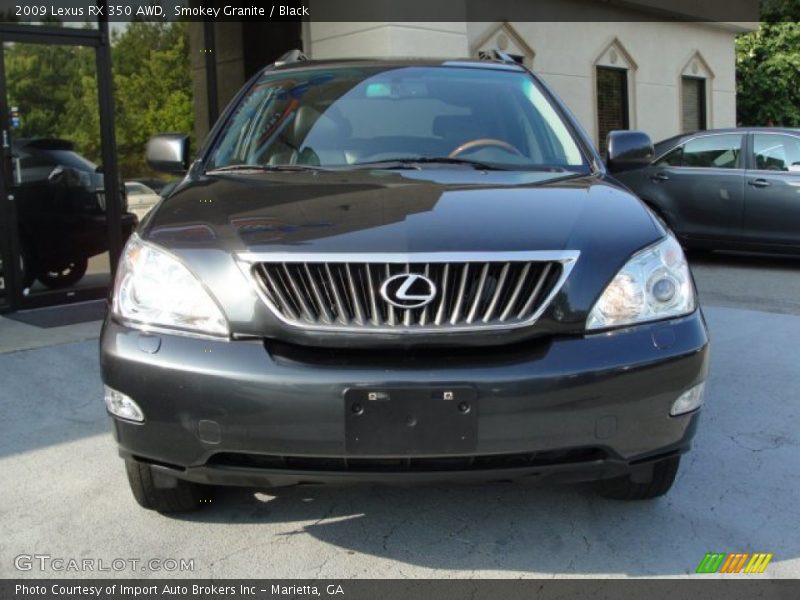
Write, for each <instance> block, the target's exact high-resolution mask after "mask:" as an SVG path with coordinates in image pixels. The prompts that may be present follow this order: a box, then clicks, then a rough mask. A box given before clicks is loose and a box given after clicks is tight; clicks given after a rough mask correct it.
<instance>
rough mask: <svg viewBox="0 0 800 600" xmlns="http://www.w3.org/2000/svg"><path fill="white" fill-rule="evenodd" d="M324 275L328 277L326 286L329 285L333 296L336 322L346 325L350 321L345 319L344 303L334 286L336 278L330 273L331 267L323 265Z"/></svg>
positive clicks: (337, 288)
mask: <svg viewBox="0 0 800 600" xmlns="http://www.w3.org/2000/svg"><path fill="white" fill-rule="evenodd" d="M325 273H326V274H327V276H328V284H329V285H330V289H331V294H332V295H333V299H334V302H335V303H336V311H337V313H338V315H337V317H338V319H337V320H338V321H339V322H341V323H345V324H347V323H348V322H349V320H350V319H348V318H347V311H346V310H345V308H344V302H342V297H341V296H340V295H339V287H338V286H337V285H336V278H335V277H334V276H333V273H331V266H330V265H329V264H328V263H325Z"/></svg>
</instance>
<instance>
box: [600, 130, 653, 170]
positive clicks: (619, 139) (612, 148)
mask: <svg viewBox="0 0 800 600" xmlns="http://www.w3.org/2000/svg"><path fill="white" fill-rule="evenodd" d="M607 143H608V146H607V148H608V150H607V153H606V156H607V157H608V158H606V165H607V166H608V170H609V171H611V172H612V173H615V172H619V171H627V170H628V169H635V168H637V167H643V166H646V165H648V164H650V162H651V161H652V160H653V158H655V153H656V152H655V150H654V149H653V141H652V140H651V139H650V136H649V135H647V134H646V133H645V132H643V131H612V132H610V133H609V134H608V142H607Z"/></svg>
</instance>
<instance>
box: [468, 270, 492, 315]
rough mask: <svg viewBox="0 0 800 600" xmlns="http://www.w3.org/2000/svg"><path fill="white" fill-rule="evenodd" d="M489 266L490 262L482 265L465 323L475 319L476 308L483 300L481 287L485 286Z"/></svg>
mask: <svg viewBox="0 0 800 600" xmlns="http://www.w3.org/2000/svg"><path fill="white" fill-rule="evenodd" d="M490 266H491V263H486V264H484V265H483V269H481V277H480V279H479V280H478V288H477V289H476V290H475V299H474V300H473V301H472V307H471V308H470V309H469V313H468V314H467V323H472V322H473V321H474V320H475V316H476V315H477V314H478V308H479V307H480V305H481V301H482V300H483V288H484V287H486V276H487V275H488V274H489V267H490Z"/></svg>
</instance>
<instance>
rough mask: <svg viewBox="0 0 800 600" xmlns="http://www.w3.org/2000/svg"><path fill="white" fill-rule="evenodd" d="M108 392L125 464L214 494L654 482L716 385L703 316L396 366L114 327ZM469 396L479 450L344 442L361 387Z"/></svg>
mask: <svg viewBox="0 0 800 600" xmlns="http://www.w3.org/2000/svg"><path fill="white" fill-rule="evenodd" d="M101 361H102V372H103V380H104V382H105V383H106V385H108V386H110V387H112V388H114V389H116V390H118V391H120V392H122V393H124V394H126V395H128V396H130V397H131V398H133V399H134V400H135V401H136V402H137V403H138V405H139V406H140V407H141V408H142V410H143V412H144V414H145V422H144V423H141V424H136V423H131V422H126V421H122V420H119V419H116V418H112V421H113V424H114V432H115V436H116V439H117V441H118V443H119V448H120V453H121V455H122V456H124V457H126V458H131V459H135V460H140V461H145V462H148V463H150V464H152V465H153V466H154V468H155V469H156V470H158V471H162V472H167V473H169V474H171V475H175V476H177V477H179V478H183V479H187V480H192V481H198V482H203V483H212V484H227V485H247V486H277V485H286V484H293V483H301V482H321V483H328V482H335V481H352V480H360V481H376V482H407V481H430V480H456V479H518V478H526V477H532V476H536V477H540V476H548V477H556V478H558V479H570V480H587V479H598V478H604V477H614V476H618V475H622V474H625V473H629V472H636V470H637V469H646V468H648V465H651V464H652V463H653V462H654V461H655V460H658V459H660V458H663V457H664V456H668V455H671V454H677V453H680V452H683V451H685V450H687V449H688V448H689V444H690V440H691V437H692V436H693V435H694V431H695V428H696V425H697V419H698V412H697V411H695V412H693V413H689V414H684V415H680V416H677V417H670V416H669V410H670V407H671V406H672V403H673V402H674V401H675V400H676V398H677V397H678V396H679V395H680V394H681V393H682V392H684V391H685V390H687V389H689V388H691V387H692V386H694V385H696V384H698V383H700V382H702V381H703V380H705V378H706V375H707V370H708V337H707V331H706V327H705V323H704V321H703V318H702V314H701V313H700V311H696V312H695V313H693V314H692V315H689V316H687V317H684V318H680V319H676V320H673V321H667V322H661V323H653V324H646V325H641V326H637V327H631V328H629V329H625V330H619V331H615V332H611V333H596V334H592V335H586V336H574V337H563V338H554V339H550V340H547V341H541V340H540V341H533V342H529V343H528V344H524V345H515V346H509V347H492V348H487V349H485V350H482V351H481V350H477V349H469V350H453V351H452V352H450V351H446V350H443V349H438V350H437V351H436V353H432V352H429V351H424V350H417V351H415V350H413V349H409V350H407V351H405V352H400V351H391V352H384V353H376V352H374V351H373V352H368V353H367V352H364V353H360V352H357V351H341V352H338V353H337V352H335V351H330V352H328V351H319V350H313V349H302V348H297V347H281V346H280V345H277V344H270V343H266V344H265V342H264V341H263V340H247V341H244V340H241V341H215V340H204V339H196V338H191V337H185V336H178V335H161V334H145V333H142V332H140V331H137V330H133V329H129V328H127V327H125V326H123V325H120V324H118V323H116V322H114V321H113V320H108V321H107V322H106V323H105V326H104V329H103V334H102V337H101ZM455 386H469V387H470V388H471V389H473V390H474V391H475V393H476V395H477V399H478V414H477V430H476V434H475V437H476V439H475V444H474V447H473V448H471V449H470V450H469V451H468V452H465V451H453V450H452V449H448V450H447V451H445V450H443V451H442V452H431V451H427V452H426V453H425V454H411V453H408V454H402V453H401V454H397V453H394V454H391V455H383V454H380V455H364V454H361V453H358V452H353V451H352V449H351V450H348V447H347V444H346V431H345V430H346V410H347V407H346V405H345V399H344V396H345V392H346V391H347V390H348V389H353V388H362V389H379V388H380V389H393V388H409V387H414V388H422V389H424V388H443V387H455Z"/></svg>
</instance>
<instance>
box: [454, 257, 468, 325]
mask: <svg viewBox="0 0 800 600" xmlns="http://www.w3.org/2000/svg"><path fill="white" fill-rule="evenodd" d="M468 277H469V263H464V264H463V265H461V279H460V283H459V284H458V291H457V292H456V305H455V306H454V307H453V315H452V316H451V317H450V324H451V325H455V324H456V323H458V320H459V319H460V318H461V307H462V306H463V305H464V292H465V290H466V288H467V278H468Z"/></svg>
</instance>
